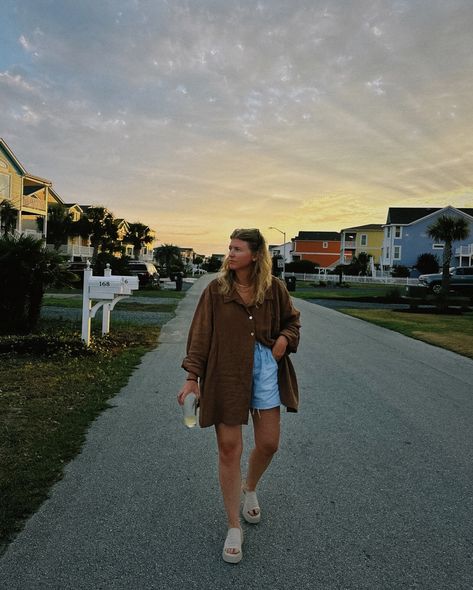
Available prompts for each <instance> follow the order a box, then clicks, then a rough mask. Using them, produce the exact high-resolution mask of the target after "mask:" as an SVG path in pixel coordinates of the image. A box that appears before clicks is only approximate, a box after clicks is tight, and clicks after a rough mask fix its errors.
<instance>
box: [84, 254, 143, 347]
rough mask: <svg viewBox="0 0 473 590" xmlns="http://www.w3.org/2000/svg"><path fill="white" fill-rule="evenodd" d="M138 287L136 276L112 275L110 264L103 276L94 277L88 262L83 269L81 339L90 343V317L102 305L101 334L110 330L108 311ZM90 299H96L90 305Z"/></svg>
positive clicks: (87, 343)
mask: <svg viewBox="0 0 473 590" xmlns="http://www.w3.org/2000/svg"><path fill="white" fill-rule="evenodd" d="M137 289H138V277H124V276H118V275H112V271H111V269H110V265H109V264H107V268H106V269H105V276H103V277H94V276H93V275H92V269H91V268H90V262H88V263H87V268H86V270H85V271H84V291H83V294H82V340H83V341H84V342H85V343H86V345H87V346H89V344H90V326H91V319H92V318H93V317H95V314H96V313H97V311H98V310H99V309H100V307H103V315H102V334H108V332H109V331H110V313H111V311H112V310H113V308H114V307H115V305H116V304H117V303H118V302H119V301H121V300H122V299H124V298H125V297H129V296H130V295H131V294H132V291H134V290H137ZM92 301H96V303H95V304H94V305H92Z"/></svg>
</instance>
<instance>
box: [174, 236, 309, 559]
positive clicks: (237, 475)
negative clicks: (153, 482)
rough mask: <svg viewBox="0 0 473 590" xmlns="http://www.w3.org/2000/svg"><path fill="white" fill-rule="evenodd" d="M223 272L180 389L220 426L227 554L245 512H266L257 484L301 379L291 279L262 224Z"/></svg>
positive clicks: (204, 299) (238, 244) (196, 331)
mask: <svg viewBox="0 0 473 590" xmlns="http://www.w3.org/2000/svg"><path fill="white" fill-rule="evenodd" d="M230 240H231V241H230V246H229V251H228V255H227V257H226V258H225V261H224V262H223V265H222V269H221V272H220V274H219V277H218V278H217V279H215V280H213V281H212V282H211V283H210V284H209V285H208V286H207V287H206V289H205V290H204V292H203V293H202V295H201V298H200V301H199V303H198V305H197V308H196V311H195V314H194V318H193V321H192V324H191V327H190V331H189V336H188V342H187V355H186V357H185V358H184V360H183V363H182V366H183V368H184V369H185V370H186V371H187V377H186V381H185V382H184V385H183V387H182V389H181V391H180V392H179V394H178V402H179V403H180V404H181V405H182V404H183V403H184V399H185V397H186V396H187V395H189V394H190V393H195V394H196V395H197V397H198V398H199V403H200V425H201V426H202V427H207V426H214V427H215V431H216V435H217V445H218V453H219V462H218V466H219V480H220V487H221V490H222V496H223V502H224V506H225V510H226V513H227V518H228V533H227V537H226V540H225V544H224V548H223V554H222V555H223V559H224V560H225V561H227V562H229V563H238V562H239V561H241V559H242V557H243V553H242V542H243V531H242V529H241V526H240V515H239V512H240V496H241V493H242V492H243V510H242V514H243V518H244V519H245V520H246V521H247V522H249V523H252V524H256V523H258V522H259V521H260V519H261V510H260V507H259V503H258V499H257V497H256V488H257V485H258V482H259V481H260V478H261V476H262V475H263V473H264V472H265V470H266V468H267V467H268V465H269V464H270V462H271V459H272V457H273V455H274V453H275V452H276V451H277V449H278V445H279V431H280V426H279V422H280V405H281V404H282V405H284V406H286V408H287V410H288V411H290V412H296V411H297V407H298V391H297V380H296V376H295V373H294V369H293V367H292V363H291V361H290V359H289V353H291V352H296V350H297V346H298V343H299V328H300V323H299V312H298V311H297V310H296V309H295V308H294V307H293V305H292V302H291V298H290V296H289V293H288V292H287V289H286V286H285V284H284V283H283V282H282V281H280V280H279V279H276V278H274V277H272V275H271V267H272V265H271V258H270V256H269V252H268V248H267V246H266V242H265V239H264V237H263V236H262V234H261V233H260V232H259V230H257V229H236V230H235V231H234V232H233V233H232V235H231V236H230ZM250 413H251V417H252V422H253V430H254V439H255V446H254V448H253V450H252V451H251V454H250V458H249V465H248V471H247V476H246V480H245V481H243V482H242V479H241V468H240V461H241V454H242V449H243V441H242V424H248V417H249V414H250Z"/></svg>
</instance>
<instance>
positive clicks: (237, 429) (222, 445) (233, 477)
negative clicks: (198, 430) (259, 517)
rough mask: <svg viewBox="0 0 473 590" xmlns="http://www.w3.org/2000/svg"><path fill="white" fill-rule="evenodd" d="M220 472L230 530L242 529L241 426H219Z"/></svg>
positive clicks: (217, 429) (217, 428)
mask: <svg viewBox="0 0 473 590" xmlns="http://www.w3.org/2000/svg"><path fill="white" fill-rule="evenodd" d="M215 430H216V432H217V444H218V472H219V479H220V488H221V490H222V496H223V503H224V505H225V510H226V512H227V518H228V528H233V527H235V528H239V527H240V493H241V468H240V461H241V453H242V449H243V440H242V434H241V426H239V425H238V426H227V425H226V424H217V425H216V427H215Z"/></svg>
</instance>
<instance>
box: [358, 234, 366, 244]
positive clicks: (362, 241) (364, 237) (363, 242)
mask: <svg viewBox="0 0 473 590" xmlns="http://www.w3.org/2000/svg"><path fill="white" fill-rule="evenodd" d="M360 245H361V246H367V245H368V235H367V234H361V236H360Z"/></svg>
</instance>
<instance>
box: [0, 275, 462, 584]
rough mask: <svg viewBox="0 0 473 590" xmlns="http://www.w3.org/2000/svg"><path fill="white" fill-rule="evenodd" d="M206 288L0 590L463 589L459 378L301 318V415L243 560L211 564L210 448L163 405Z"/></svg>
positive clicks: (218, 540)
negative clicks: (194, 315) (192, 316)
mask: <svg viewBox="0 0 473 590" xmlns="http://www.w3.org/2000/svg"><path fill="white" fill-rule="evenodd" d="M207 280H208V279H207V278H203V279H201V280H200V281H198V282H197V283H196V285H195V286H194V287H193V288H192V289H191V290H190V291H189V292H188V295H187V297H186V298H185V299H184V300H183V301H182V302H181V303H180V305H179V308H178V314H177V316H176V317H175V318H174V319H173V320H172V321H171V322H169V323H168V324H167V325H166V326H165V328H164V330H163V332H162V335H161V344H160V346H159V347H158V348H157V349H156V350H155V351H153V352H150V353H149V354H148V355H146V357H144V359H143V361H142V363H141V365H140V367H139V368H138V369H137V370H136V371H135V373H134V375H133V376H132V378H131V379H130V381H129V384H128V385H127V386H126V387H125V388H124V389H123V390H122V391H121V392H120V393H119V394H118V395H117V396H116V397H115V398H114V400H113V405H114V407H113V408H112V409H110V410H107V411H105V412H104V413H103V414H102V415H101V416H100V417H99V418H98V419H97V420H96V421H95V422H94V424H93V425H92V427H91V429H90V431H89V433H88V437H87V442H86V444H85V445H84V448H83V450H82V453H81V454H80V455H79V456H78V457H77V458H76V459H75V460H74V461H73V462H71V463H70V464H69V465H68V467H67V468H66V474H65V477H64V479H63V480H62V481H61V482H59V483H58V484H57V485H56V486H55V487H54V489H53V491H52V494H51V497H50V499H49V500H48V501H47V502H45V503H44V504H43V506H42V508H41V509H40V510H39V511H38V512H37V513H36V515H35V516H33V517H32V518H31V519H30V520H29V521H28V523H27V525H26V528H25V530H24V531H23V532H22V533H21V534H20V535H19V536H18V538H17V539H16V540H15V541H14V542H13V543H12V545H11V546H10V548H9V549H8V551H7V552H6V553H5V555H4V556H3V558H2V559H1V561H0V588H2V590H3V589H8V590H30V589H31V590H33V589H34V590H37V589H71V590H72V589H74V590H81V589H87V590H90V589H94V590H96V589H127V590H128V589H139V590H145V589H162V590H165V589H174V588H176V589H181V588H198V589H219V590H222V589H226V588H241V589H256V588H257V589H259V590H262V589H266V588H268V589H283V588H284V589H286V588H292V589H294V590H299V589H304V588H308V589H309V588H310V589H322V590H330V589H337V590H338V589H376V590H389V589H396V590H397V589H407V588H416V589H417V588H422V589H426V590H437V589H438V590H446V589H455V590H460V589H471V588H473V528H472V519H471V515H472V508H473V502H472V496H473V485H472V484H473V481H472V480H473V478H472V465H473V460H472V459H473V457H472V454H473V428H472V424H473V387H472V384H473V361H471V360H468V359H466V358H463V357H461V356H458V355H455V354H453V353H450V352H447V351H444V350H441V349H439V348H435V347H433V346H430V345H428V344H425V343H422V342H418V341H415V340H411V339H409V338H406V337H404V336H402V335H399V334H396V333H394V332H390V331H387V330H384V329H383V328H379V327H376V326H372V325H370V324H367V323H364V322H362V321H361V320H357V319H355V318H351V317H348V316H345V315H342V314H339V313H338V312H336V311H334V310H331V309H326V308H323V307H320V306H318V305H314V304H311V303H308V302H304V301H297V306H298V307H299V308H300V309H301V311H302V324H303V330H302V342H301V347H300V352H299V353H298V354H297V355H295V356H294V363H295V365H296V369H297V371H298V376H299V380H300V389H301V398H302V402H301V411H300V412H299V413H298V414H284V415H283V419H282V444H281V449H280V451H279V453H278V455H277V457H276V458H275V460H274V462H273V464H272V466H271V468H270V470H269V471H268V473H267V474H266V477H265V479H264V481H263V482H262V484H261V489H260V494H259V497H260V502H261V505H262V511H263V519H262V522H261V524H260V525H257V526H251V525H246V524H245V526H244V530H245V543H244V546H243V548H244V558H243V561H242V562H241V563H240V564H239V565H238V566H232V565H229V564H226V563H224V562H223V561H222V559H221V549H222V543H223V539H224V536H225V532H226V531H225V518H224V512H223V507H222V504H221V500H220V494H219V490H218V485H217V477H216V459H217V455H216V446H215V440H214V438H215V437H214V432H213V430H212V429H204V430H201V429H194V430H187V429H185V428H184V426H182V424H181V414H180V409H179V408H178V406H177V404H176V402H175V395H176V392H177V390H178V388H179V387H180V384H181V380H182V378H183V375H184V373H183V372H182V371H181V370H180V369H179V366H180V361H181V358H182V356H183V351H184V347H185V336H186V333H187V328H188V324H189V318H190V316H191V313H192V310H193V308H194V306H195V303H196V299H197V296H198V294H199V291H200V290H201V288H202V286H203V285H204V284H205V282H206V281H207ZM250 434H251V429H250V428H246V429H245V437H246V442H247V443H249V440H250ZM247 447H248V444H247Z"/></svg>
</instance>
